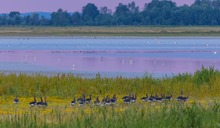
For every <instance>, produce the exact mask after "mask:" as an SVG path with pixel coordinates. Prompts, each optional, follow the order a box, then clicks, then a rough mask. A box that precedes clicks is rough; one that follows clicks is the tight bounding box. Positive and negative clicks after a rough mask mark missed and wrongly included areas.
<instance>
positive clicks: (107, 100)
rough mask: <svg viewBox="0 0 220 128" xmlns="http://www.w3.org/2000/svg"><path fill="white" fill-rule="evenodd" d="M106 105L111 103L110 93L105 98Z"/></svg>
mask: <svg viewBox="0 0 220 128" xmlns="http://www.w3.org/2000/svg"><path fill="white" fill-rule="evenodd" d="M105 105H111V99H110V97H109V95H107V97H106V98H105Z"/></svg>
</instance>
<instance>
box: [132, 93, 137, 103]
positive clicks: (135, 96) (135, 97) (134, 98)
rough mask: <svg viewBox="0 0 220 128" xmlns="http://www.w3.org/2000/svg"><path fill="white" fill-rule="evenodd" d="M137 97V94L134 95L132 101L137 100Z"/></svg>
mask: <svg viewBox="0 0 220 128" xmlns="http://www.w3.org/2000/svg"><path fill="white" fill-rule="evenodd" d="M136 99H137V95H136V94H135V95H132V97H131V103H135V102H136Z"/></svg>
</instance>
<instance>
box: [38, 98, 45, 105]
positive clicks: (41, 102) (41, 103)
mask: <svg viewBox="0 0 220 128" xmlns="http://www.w3.org/2000/svg"><path fill="white" fill-rule="evenodd" d="M43 102H44V101H43V98H42V97H40V101H39V102H37V106H39V107H41V106H43Z"/></svg>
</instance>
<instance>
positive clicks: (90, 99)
mask: <svg viewBox="0 0 220 128" xmlns="http://www.w3.org/2000/svg"><path fill="white" fill-rule="evenodd" d="M91 101H92V95H89V98H87V99H86V100H85V103H87V104H89V103H91Z"/></svg>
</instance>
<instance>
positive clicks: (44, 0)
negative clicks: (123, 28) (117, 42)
mask: <svg viewBox="0 0 220 128" xmlns="http://www.w3.org/2000/svg"><path fill="white" fill-rule="evenodd" d="M132 1H134V2H135V3H136V4H137V5H138V6H139V7H140V9H141V10H142V9H143V7H144V4H145V3H149V2H150V1H151V0H1V1H0V13H8V12H10V11H19V12H53V11H57V10H58V9H59V8H62V9H63V10H67V11H68V12H75V11H80V12H81V10H82V7H83V6H85V5H86V4H87V3H94V4H96V6H97V7H98V8H100V7H103V6H107V7H108V8H110V9H112V10H114V9H115V7H116V6H117V5H118V4H119V3H123V4H127V3H130V2H132ZM173 1H174V2H175V3H177V5H178V6H180V5H184V4H188V5H190V4H192V3H193V2H194V0H173Z"/></svg>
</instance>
